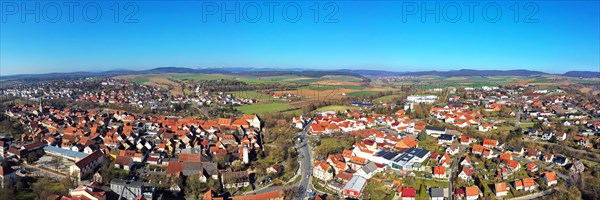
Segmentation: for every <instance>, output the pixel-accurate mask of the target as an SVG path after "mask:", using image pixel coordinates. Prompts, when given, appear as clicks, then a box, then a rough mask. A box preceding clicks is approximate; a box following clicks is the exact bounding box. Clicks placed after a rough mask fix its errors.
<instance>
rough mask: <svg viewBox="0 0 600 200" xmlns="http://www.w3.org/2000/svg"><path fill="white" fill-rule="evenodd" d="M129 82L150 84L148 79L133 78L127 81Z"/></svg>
mask: <svg viewBox="0 0 600 200" xmlns="http://www.w3.org/2000/svg"><path fill="white" fill-rule="evenodd" d="M129 81H132V82H135V83H140V84H141V83H145V82H150V80H148V79H143V78H133V79H129Z"/></svg>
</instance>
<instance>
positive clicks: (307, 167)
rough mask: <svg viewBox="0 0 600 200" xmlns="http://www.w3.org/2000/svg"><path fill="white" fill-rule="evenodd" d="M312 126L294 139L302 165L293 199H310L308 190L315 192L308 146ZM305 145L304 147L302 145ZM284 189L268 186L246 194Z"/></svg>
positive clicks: (310, 154)
mask: <svg viewBox="0 0 600 200" xmlns="http://www.w3.org/2000/svg"><path fill="white" fill-rule="evenodd" d="M309 127H310V126H306V127H305V128H304V129H303V130H302V131H301V132H299V133H298V135H297V136H296V137H294V144H296V149H298V162H299V163H300V166H299V168H300V176H301V180H300V182H298V183H295V184H294V185H292V188H298V189H299V190H298V193H297V194H296V196H295V197H294V198H293V199H305V198H307V197H308V189H311V190H313V191H314V188H313V187H312V185H311V184H310V183H311V182H310V181H311V178H312V173H311V172H312V171H311V167H312V163H313V162H312V152H311V151H310V149H309V145H308V136H307V135H306V134H307V132H308V129H309ZM297 138H301V139H302V143H301V144H297V143H296V140H297ZM302 144H304V145H302ZM281 189H284V186H271V187H269V186H267V187H263V188H260V189H257V190H254V191H249V192H245V193H244V194H260V193H266V192H272V191H276V190H281Z"/></svg>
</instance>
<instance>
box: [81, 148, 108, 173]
mask: <svg viewBox="0 0 600 200" xmlns="http://www.w3.org/2000/svg"><path fill="white" fill-rule="evenodd" d="M102 156H104V154H102V152H100V151H94V152H93V153H91V154H90V155H87V156H86V157H84V158H82V159H81V160H79V161H77V162H76V163H75V165H76V166H77V167H79V169H82V168H84V167H85V166H87V165H89V164H90V163H92V162H93V161H94V160H97V159H99V158H100V157H102Z"/></svg>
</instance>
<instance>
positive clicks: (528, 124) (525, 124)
mask: <svg viewBox="0 0 600 200" xmlns="http://www.w3.org/2000/svg"><path fill="white" fill-rule="evenodd" d="M534 124H535V123H520V124H519V126H520V127H521V128H522V129H523V130H527V129H529V128H531V127H533V125H534Z"/></svg>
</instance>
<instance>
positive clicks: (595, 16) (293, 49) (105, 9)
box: [0, 1, 600, 75]
mask: <svg viewBox="0 0 600 200" xmlns="http://www.w3.org/2000/svg"><path fill="white" fill-rule="evenodd" d="M215 2H216V1H215ZM215 2H200V1H174V2H172V1H149V2H148V1H146V2H136V5H137V7H138V9H139V12H137V14H135V16H134V18H135V19H137V20H138V22H137V23H123V18H125V16H126V15H127V14H129V13H130V12H131V11H132V8H133V7H129V9H128V10H126V9H125V7H126V5H125V3H123V2H121V3H120V5H119V7H120V9H119V10H120V12H119V16H118V18H119V23H115V22H114V21H113V20H114V14H115V13H114V11H113V10H112V9H111V8H110V7H109V6H111V4H112V3H114V1H100V3H99V4H100V6H101V10H102V16H101V18H100V21H99V22H97V23H89V22H86V21H85V20H84V19H85V18H84V17H83V14H82V12H83V8H82V7H83V5H85V2H84V3H81V4H80V5H79V6H77V7H75V8H74V13H75V14H74V15H73V19H74V22H73V23H71V22H69V19H68V14H69V13H68V11H69V10H68V7H66V6H64V7H61V9H62V10H61V19H60V20H58V22H57V23H50V22H48V21H47V20H48V19H50V20H52V19H51V18H54V17H55V15H56V9H55V7H52V5H48V2H47V1H39V2H38V3H40V11H39V12H40V13H42V15H41V16H40V18H41V20H40V23H36V22H35V19H34V17H35V16H34V15H25V17H26V18H25V22H24V23H23V22H21V18H22V15H21V14H22V12H21V11H22V8H20V7H21V6H22V5H21V4H20V2H19V3H18V4H17V5H18V6H19V8H18V9H19V10H18V11H16V12H13V10H14V6H13V5H12V4H6V2H2V4H0V5H1V6H0V7H1V8H2V13H0V15H1V16H2V17H3V18H2V20H3V21H2V22H1V24H0V58H1V59H0V66H1V69H0V73H1V75H11V74H25V73H48V72H69V71H103V70H111V69H123V68H126V69H149V68H154V67H164V66H179V67H190V68H199V67H245V66H247V67H278V68H292V67H294V68H297V67H302V68H313V69H339V68H348V69H383V70H393V71H421V70H454V69H502V70H504V69H530V70H540V71H545V72H551V73H562V72H565V71H570V70H588V71H600V46H599V44H600V41H599V37H600V31H599V27H600V21H599V19H600V15H599V8H600V5H599V3H598V1H542V2H536V3H535V5H530V6H529V7H527V5H525V3H524V2H520V4H519V16H518V21H519V22H518V23H515V22H514V17H515V15H514V14H515V11H514V9H511V5H513V4H514V3H515V2H514V1H499V5H500V10H501V11H502V16H501V18H500V20H499V21H498V22H496V23H489V22H487V21H485V19H486V18H484V16H483V15H482V12H483V7H484V5H485V2H482V3H480V5H479V6H476V7H474V9H473V11H474V16H473V20H474V21H473V22H470V19H469V16H468V15H469V9H468V7H466V6H464V5H462V2H459V4H458V5H460V6H461V7H460V8H461V14H462V15H461V17H460V19H458V22H456V23H452V22H450V21H447V20H444V16H447V17H448V18H454V16H456V8H455V7H452V6H453V5H450V2H448V1H439V2H438V3H439V4H440V22H439V23H436V22H435V16H434V15H426V16H425V17H426V19H425V22H422V21H421V11H422V10H423V9H424V8H423V4H421V3H420V2H419V3H417V4H414V5H416V6H417V7H416V8H417V9H419V11H418V12H416V14H413V15H409V14H410V13H409V12H408V11H407V10H404V9H403V7H404V8H406V9H410V8H414V5H413V4H410V3H411V2H408V3H405V4H403V3H402V2H397V1H376V2H369V1H340V2H336V4H335V6H330V7H329V9H325V8H324V7H325V3H326V2H318V3H319V7H320V9H319V10H320V11H319V19H318V21H319V22H318V23H315V22H314V9H312V10H311V8H310V7H309V6H311V5H312V4H313V3H315V2H314V1H301V2H300V3H299V4H300V6H301V8H300V9H301V10H302V16H301V18H300V20H299V21H297V22H296V23H290V22H287V21H286V20H285V19H287V18H284V17H283V15H282V13H283V12H284V11H285V10H284V9H283V7H284V5H285V3H280V5H279V6H276V7H275V8H274V9H273V10H274V13H275V14H274V16H273V22H270V21H269V16H268V11H269V7H267V6H265V5H262V4H260V6H261V7H260V9H261V14H262V15H261V18H260V19H259V20H258V22H256V23H251V22H247V21H246V20H245V18H244V16H247V17H248V18H254V16H255V15H256V9H255V8H254V7H252V5H249V3H250V2H247V1H240V2H239V4H240V10H242V11H240V12H241V13H242V14H241V15H240V22H239V23H236V22H235V16H234V15H226V20H225V22H222V21H221V17H222V16H221V15H220V14H221V13H220V12H217V14H215V15H210V13H209V12H208V11H206V10H203V7H206V6H211V5H215V4H214V3H215ZM405 2H406V1H405ZM34 3H35V2H26V3H25V6H26V7H27V8H29V9H31V8H32V7H33V6H34ZM260 3H262V2H260ZM435 3H436V2H435V1H430V2H427V3H425V6H426V7H427V9H432V8H433V7H434V6H435ZM409 4H410V5H409ZM216 5H217V8H219V9H220V11H222V10H223V7H222V4H221V2H216ZM226 6H228V8H230V9H231V8H232V7H233V6H234V3H233V2H228V3H227V4H226ZM407 6H408V7H407ZM244 7H246V8H248V9H247V10H248V12H246V13H247V15H244V11H243V8H244ZM334 7H337V8H338V12H337V13H336V14H335V15H334V17H333V18H332V19H337V20H338V21H337V23H323V21H324V18H325V16H326V15H327V14H330V13H331V11H332V8H334ZM444 7H446V8H447V10H445V11H446V12H444V10H443V8H444ZM534 7H537V8H538V11H537V12H536V13H535V15H534V16H533V17H532V18H531V19H536V20H537V21H538V22H537V23H524V22H523V21H524V20H525V18H526V17H527V15H529V14H530V13H531V12H532V11H533V9H534ZM44 8H46V9H44ZM88 8H89V9H88V15H87V16H88V18H94V15H95V14H94V7H88ZM206 8H212V7H206ZM513 8H514V7H513ZM526 8H528V9H526ZM44 10H45V11H44ZM44 12H45V13H44ZM13 13H16V14H13ZM288 13H289V15H288V17H289V18H291V19H293V18H294V16H295V12H294V8H293V7H290V8H289V9H288ZM444 14H446V15H444ZM203 15H204V16H206V22H204V21H203ZM403 15H404V16H406V17H405V19H406V20H403ZM487 16H488V18H493V17H495V10H494V7H490V8H489V9H488V15H487Z"/></svg>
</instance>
